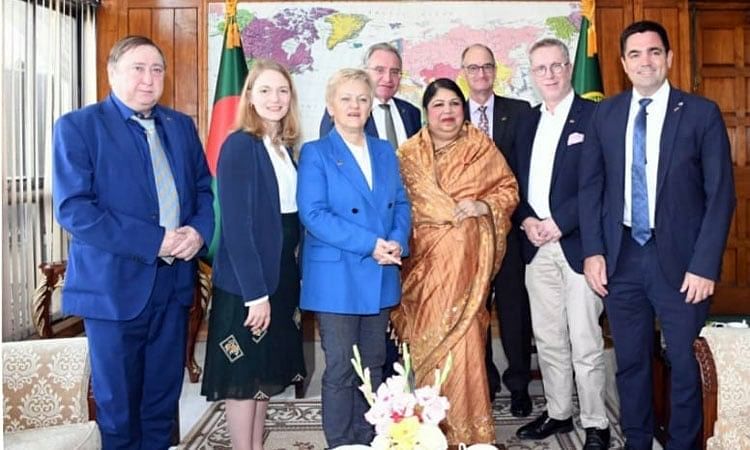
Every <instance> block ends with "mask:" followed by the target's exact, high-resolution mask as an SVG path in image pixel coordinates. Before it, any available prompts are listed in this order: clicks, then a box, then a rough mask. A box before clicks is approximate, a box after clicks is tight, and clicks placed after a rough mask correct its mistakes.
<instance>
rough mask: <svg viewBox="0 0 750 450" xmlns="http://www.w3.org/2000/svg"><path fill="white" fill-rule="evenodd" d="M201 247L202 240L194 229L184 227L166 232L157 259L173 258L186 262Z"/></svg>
mask: <svg viewBox="0 0 750 450" xmlns="http://www.w3.org/2000/svg"><path fill="white" fill-rule="evenodd" d="M201 247H203V238H202V237H201V235H200V233H198V232H197V231H195V228H193V227H191V226H189V225H186V226H183V227H180V228H175V229H174V230H167V232H166V233H164V239H162V241H161V247H160V248H159V255H158V256H159V257H169V256H173V257H175V258H178V259H184V260H185V261H188V260H190V259H192V258H193V256H195V255H196V254H197V253H198V251H199V250H200V249H201Z"/></svg>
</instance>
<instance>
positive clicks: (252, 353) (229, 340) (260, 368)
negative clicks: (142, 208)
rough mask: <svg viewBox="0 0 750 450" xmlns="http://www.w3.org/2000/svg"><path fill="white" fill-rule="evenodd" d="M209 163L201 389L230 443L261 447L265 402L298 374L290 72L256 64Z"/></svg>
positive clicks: (294, 120)
mask: <svg viewBox="0 0 750 450" xmlns="http://www.w3.org/2000/svg"><path fill="white" fill-rule="evenodd" d="M235 128H236V129H235V131H234V132H233V133H231V134H230V135H229V136H228V137H227V139H226V141H225V142H224V144H223V145H222V148H221V153H220V154H219V162H218V167H217V175H216V177H217V182H218V198H219V205H220V209H221V236H220V240H219V245H218V247H217V250H216V256H215V259H214V263H213V286H214V295H213V303H212V309H211V315H210V318H209V327H208V341H207V348H206V366H205V367H206V368H205V376H204V379H203V387H202V393H203V395H205V396H206V397H207V399H208V400H211V401H214V400H226V402H225V404H226V416H227V425H228V427H229V434H230V437H231V441H232V447H233V448H234V449H244V450H260V449H262V448H263V426H264V423H265V417H266V408H267V406H268V399H269V398H270V397H271V396H273V395H275V394H278V393H280V392H282V391H283V390H284V389H285V388H286V386H288V385H289V384H291V383H292V382H294V381H298V380H300V379H301V378H302V377H304V376H305V375H306V373H305V367H304V360H303V356H302V334H301V330H300V313H299V308H298V306H299V292H300V283H299V271H298V268H297V262H296V258H295V249H296V247H297V244H298V241H299V221H298V219H297V203H296V200H295V192H296V187H297V170H296V166H295V164H294V160H293V159H292V151H291V147H292V146H293V145H294V144H296V142H297V140H298V138H299V129H300V127H299V116H298V112H297V97H296V93H295V90H294V86H293V85H292V80H291V77H290V76H289V72H288V71H287V70H286V69H285V68H284V67H283V66H281V65H279V64H277V63H275V62H272V61H264V60H259V61H256V62H255V64H254V65H253V69H252V70H251V71H250V74H249V75H248V77H247V80H246V81H245V86H244V87H243V89H242V96H241V99H240V103H239V105H238V108H237V120H236V127H235Z"/></svg>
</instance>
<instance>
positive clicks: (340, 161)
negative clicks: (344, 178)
mask: <svg viewBox="0 0 750 450" xmlns="http://www.w3.org/2000/svg"><path fill="white" fill-rule="evenodd" d="M336 165H337V166H343V165H344V161H342V160H340V159H337V160H336Z"/></svg>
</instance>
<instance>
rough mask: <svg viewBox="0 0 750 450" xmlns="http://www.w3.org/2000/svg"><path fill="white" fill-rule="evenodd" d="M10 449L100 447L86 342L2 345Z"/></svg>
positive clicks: (5, 427) (5, 432) (5, 430)
mask: <svg viewBox="0 0 750 450" xmlns="http://www.w3.org/2000/svg"><path fill="white" fill-rule="evenodd" d="M2 359H3V411H4V412H3V437H4V441H5V448H6V449H9V450H10V449H26V450H28V449H65V450H69V449H99V448H101V445H102V444H101V437H100V434H99V428H98V427H97V425H96V422H94V421H92V420H89V405H88V401H87V397H88V391H89V379H90V374H91V367H90V365H89V353H88V345H87V343H86V338H64V339H41V340H29V341H20V342H5V343H3V344H2Z"/></svg>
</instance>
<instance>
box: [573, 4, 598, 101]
mask: <svg viewBox="0 0 750 450" xmlns="http://www.w3.org/2000/svg"><path fill="white" fill-rule="evenodd" d="M595 16H596V0H581V33H580V34H579V35H578V48H577V50H576V60H575V64H574V65H573V89H575V91H576V93H577V94H578V95H580V96H581V97H583V98H586V99H589V100H593V101H596V102H598V101H601V99H603V98H604V85H603V83H602V73H601V70H600V69H599V54H598V52H597V50H596V27H595V25H594V22H595Z"/></svg>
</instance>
